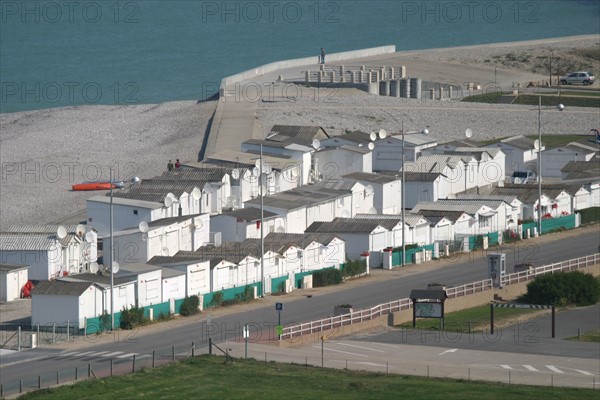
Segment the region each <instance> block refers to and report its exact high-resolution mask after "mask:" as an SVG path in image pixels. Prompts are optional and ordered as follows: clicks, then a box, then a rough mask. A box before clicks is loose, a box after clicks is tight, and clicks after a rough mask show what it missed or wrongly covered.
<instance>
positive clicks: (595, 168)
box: [560, 158, 600, 176]
mask: <svg viewBox="0 0 600 400" xmlns="http://www.w3.org/2000/svg"><path fill="white" fill-rule="evenodd" d="M598 161H599V160H598V159H597V158H594V159H592V160H590V161H569V162H568V163H567V164H566V165H565V166H564V167H562V169H561V170H560V171H561V172H588V173H590V174H595V175H596V176H599V175H600V163H599V162H598Z"/></svg>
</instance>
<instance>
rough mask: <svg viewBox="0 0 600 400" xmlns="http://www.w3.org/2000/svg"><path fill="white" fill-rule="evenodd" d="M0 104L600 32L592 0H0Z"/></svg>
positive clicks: (141, 94)
mask: <svg viewBox="0 0 600 400" xmlns="http://www.w3.org/2000/svg"><path fill="white" fill-rule="evenodd" d="M0 5H1V8H0V24H1V25H0V81H1V87H0V92H1V93H0V94H1V96H0V97H1V98H0V112H15V111H23V110H33V109H40V108H48V107H59V106H70V105H82V104H134V103H157V102H164V101H172V100H189V99H201V98H205V97H206V96H207V95H210V94H212V93H214V92H215V91H216V87H217V86H218V84H219V82H220V80H221V78H223V77H225V76H228V75H232V74H235V73H237V72H240V71H243V70H246V69H250V68H252V67H254V66H258V65H261V64H266V63H268V62H272V61H276V60H284V59H289V58H298V57H306V56H310V55H314V56H315V59H316V57H317V55H318V53H319V49H320V47H324V48H325V49H326V50H327V52H329V53H333V52H338V51H346V50H352V49H360V48H367V47H375V46H381V45H387V44H395V45H396V47H397V49H398V50H413V49H424V48H433V47H450V46H461V45H474V44H483V43H495V42H505V41H517V40H529V39H542V38H550V37H559V36H570V35H581V34H600V1H599V0H582V1H577V0H530V1H504V0H498V1H401V0H397V1H347V0H344V1H285V0H279V1H269V0H257V1H178V0H174V1H112V0H108V1H103V0H97V1H86V0H73V1H70V0H56V1H11V0H0Z"/></svg>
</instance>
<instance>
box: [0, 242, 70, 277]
mask: <svg viewBox="0 0 600 400" xmlns="http://www.w3.org/2000/svg"><path fill="white" fill-rule="evenodd" d="M61 256H62V251H61V249H60V245H56V246H55V247H54V248H53V249H52V250H50V251H46V250H40V251H37V250H23V251H13V250H0V262H3V263H6V264H25V265H29V279H34V280H49V279H51V278H56V277H57V274H58V271H60V266H61V260H62V259H61Z"/></svg>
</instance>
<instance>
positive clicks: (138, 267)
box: [117, 263, 160, 278]
mask: <svg viewBox="0 0 600 400" xmlns="http://www.w3.org/2000/svg"><path fill="white" fill-rule="evenodd" d="M157 270H160V267H157V266H156V265H150V264H136V263H131V264H122V265H121V267H120V270H119V272H117V274H118V275H119V277H120V278H122V277H125V276H130V275H138V274H144V273H146V272H152V271H157Z"/></svg>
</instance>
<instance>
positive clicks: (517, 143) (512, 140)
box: [490, 135, 534, 150]
mask: <svg viewBox="0 0 600 400" xmlns="http://www.w3.org/2000/svg"><path fill="white" fill-rule="evenodd" d="M500 143H503V144H506V145H509V146H512V147H516V148H517V149H521V150H532V149H533V143H534V140H533V139H529V138H528V137H525V136H523V135H517V136H513V137H509V138H506V139H502V140H501V141H500ZM491 146H496V145H495V144H493V145H490V147H491Z"/></svg>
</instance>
